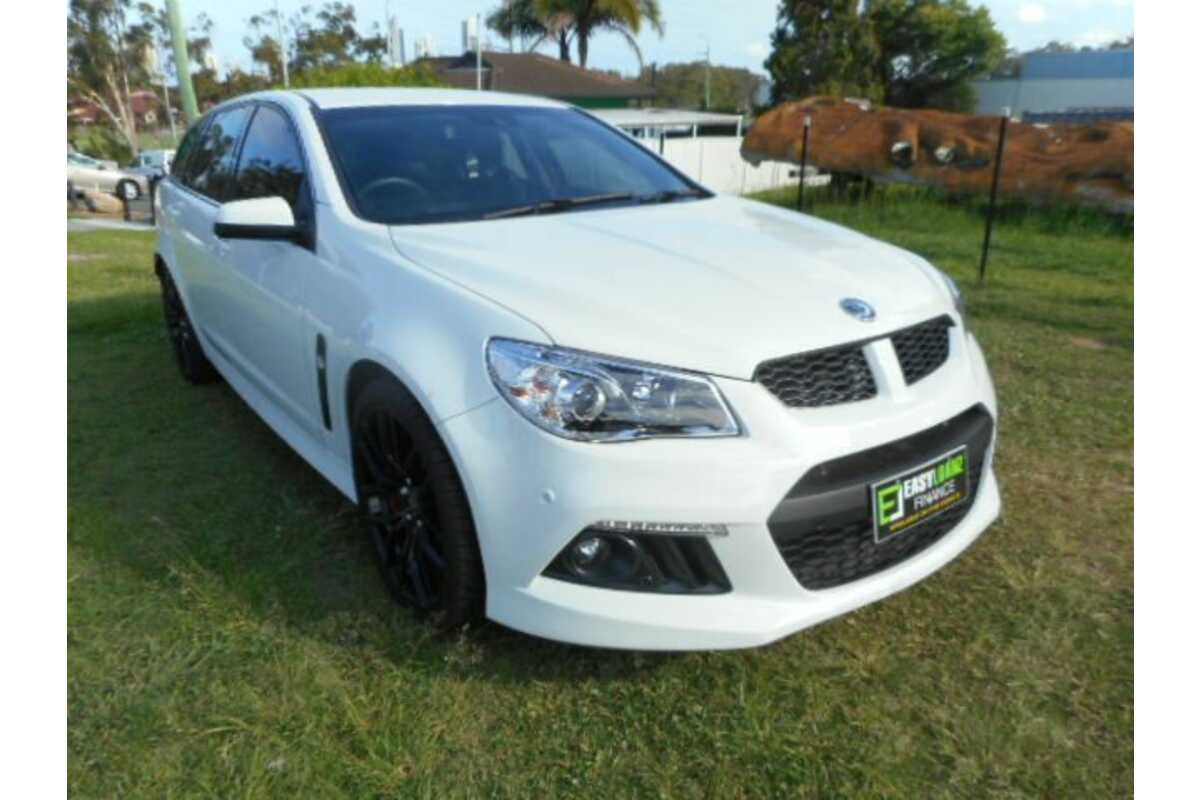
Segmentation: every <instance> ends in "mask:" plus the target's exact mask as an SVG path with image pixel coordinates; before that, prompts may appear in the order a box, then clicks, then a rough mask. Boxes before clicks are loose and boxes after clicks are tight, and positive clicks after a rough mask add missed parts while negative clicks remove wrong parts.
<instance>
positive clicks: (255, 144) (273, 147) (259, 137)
mask: <svg viewBox="0 0 1200 800" xmlns="http://www.w3.org/2000/svg"><path fill="white" fill-rule="evenodd" d="M303 181H304V158H303V157H302V156H301V154H300V144H299V143H298V142H297V141H296V136H295V134H294V133H293V132H292V128H291V125H289V124H288V121H287V118H286V117H284V115H283V113H282V112H280V111H278V110H277V109H274V108H271V107H270V106H261V107H259V109H258V113H257V114H255V115H254V120H253V121H252V122H251V123H250V129H249V130H248V131H247V132H246V143H245V144H244V145H242V157H241V160H240V161H239V162H238V171H237V181H236V183H237V186H236V189H235V190H234V197H237V198H238V199H247V198H251V197H274V196H278V197H282V198H283V199H284V200H287V201H288V204H289V205H290V206H291V207H292V209H293V210H295V208H296V201H297V199H298V198H299V196H300V185H301V183H303Z"/></svg>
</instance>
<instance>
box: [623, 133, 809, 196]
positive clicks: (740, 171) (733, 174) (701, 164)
mask: <svg viewBox="0 0 1200 800" xmlns="http://www.w3.org/2000/svg"><path fill="white" fill-rule="evenodd" d="M639 141H640V142H641V143H642V144H643V145H645V146H646V147H647V148H648V149H650V150H653V151H654V152H656V153H657V152H658V140H657V139H640V140H639ZM741 146H742V140H741V139H740V138H738V137H736V136H699V137H690V136H689V137H680V138H674V139H667V140H666V142H665V145H664V151H663V157H664V158H666V160H667V161H669V162H670V163H671V165H672V166H673V167H675V168H676V169H678V170H679V171H680V172H682V173H683V174H685V175H687V176H688V177H689V178H691V179H692V180H694V181H696V182H697V183H701V184H703V185H705V186H707V187H708V188H710V189H712V190H714V191H717V192H721V193H723V194H748V193H750V192H761V191H764V190H766V189H774V188H778V187H782V186H795V185H796V182H797V180H798V176H799V174H800V167H799V166H797V165H795V164H781V163H778V162H764V163H762V164H760V165H758V166H757V167H753V166H750V164H748V163H746V162H745V161H743V160H742V155H741V152H740V148H741ZM809 170H810V174H811V171H812V168H811V167H809ZM828 180H829V177H828V176H820V177H819V178H814V177H810V178H809V179H808V182H807V184H806V185H810V186H811V185H814V184H818V183H826V182H828Z"/></svg>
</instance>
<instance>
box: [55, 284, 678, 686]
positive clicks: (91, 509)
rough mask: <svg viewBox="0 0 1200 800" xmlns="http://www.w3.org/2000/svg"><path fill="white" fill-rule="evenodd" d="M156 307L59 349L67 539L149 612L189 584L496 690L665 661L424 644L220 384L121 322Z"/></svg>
mask: <svg viewBox="0 0 1200 800" xmlns="http://www.w3.org/2000/svg"><path fill="white" fill-rule="evenodd" d="M151 302H157V300H156V298H153V296H151V295H144V296H143V295H137V296H134V298H133V299H132V300H131V298H130V297H129V296H125V295H121V296H117V297H113V298H107V299H95V300H80V301H76V302H73V303H71V304H70V308H69V312H68V316H69V319H71V320H73V321H75V322H82V321H84V320H87V321H89V323H90V324H88V325H76V326H74V327H72V328H71V333H70V334H69V337H68V505H69V508H70V514H71V516H72V519H73V521H75V520H83V519H87V520H91V521H92V524H88V525H86V526H84V525H82V524H80V525H71V526H69V532H68V538H69V541H70V542H71V544H72V546H73V547H78V548H81V549H83V550H86V552H87V553H88V555H89V556H90V557H93V558H96V559H98V560H101V561H103V562H106V563H109V564H111V566H112V567H113V568H116V569H120V570H127V571H132V572H134V573H135V574H136V575H138V576H139V577H140V579H142V580H144V581H146V583H147V586H146V598H147V600H146V602H157V600H155V598H156V597H160V598H161V599H162V600H163V601H164V602H180V603H187V602H189V599H188V598H189V597H190V595H188V594H186V593H181V592H178V591H172V590H173V589H174V588H175V587H176V586H178V585H179V584H180V583H181V582H190V584H194V585H195V586H197V587H199V588H197V589H195V590H194V592H193V594H198V595H200V596H203V597H204V598H205V600H204V602H205V603H207V604H210V605H212V606H215V607H216V608H218V609H220V608H228V609H238V610H242V611H244V610H249V611H250V612H251V615H252V616H253V617H256V618H257V619H258V620H259V621H260V622H261V623H262V624H263V625H265V626H269V627H280V626H283V627H284V628H285V629H286V630H287V631H290V632H291V633H292V634H295V635H300V636H304V637H308V638H310V639H315V640H317V641H319V642H322V643H324V644H325V645H328V646H329V647H331V648H341V649H345V650H347V651H349V652H353V653H354V654H355V655H356V657H362V658H383V659H387V660H389V661H391V662H393V663H394V664H395V665H396V666H397V667H400V668H403V669H405V670H414V669H415V670H418V671H421V672H445V671H447V670H451V671H468V672H470V673H471V674H473V675H475V676H477V677H481V678H485V679H491V680H496V681H498V682H502V683H503V682H511V683H528V682H530V681H555V680H571V679H575V678H581V677H587V678H591V679H597V678H599V679H601V680H603V679H614V680H619V679H622V678H624V677H626V676H628V675H630V674H631V673H633V672H635V671H640V670H645V669H653V668H654V667H655V666H656V665H658V664H661V663H664V662H666V661H667V660H669V659H670V658H671V656H670V655H666V654H647V653H634V652H623V651H609V650H601V649H594V648H585V647H576V646H571V645H565V644H559V643H555V642H550V641H546V640H543V639H538V638H535V637H531V636H527V635H525V634H521V633H518V632H516V631H513V630H510V629H507V628H504V627H502V626H499V625H497V624H494V623H491V622H482V623H480V624H477V625H474V626H472V627H470V628H468V629H466V630H463V631H455V632H451V633H446V634H435V633H433V632H432V631H431V629H430V627H429V626H428V625H425V624H423V623H422V622H421V621H420V620H418V619H417V618H416V617H415V615H413V614H412V613H411V612H409V611H408V610H406V609H402V608H399V607H397V606H396V605H395V604H394V603H393V602H392V600H391V599H390V596H389V595H388V594H387V592H386V589H385V587H384V584H383V582H382V579H381V578H380V576H379V574H378V572H377V569H376V567H375V564H374V556H373V553H372V546H371V544H370V542H369V539H368V537H367V535H366V529H365V526H364V525H363V523H362V520H361V518H360V516H359V514H358V511H357V509H356V508H355V506H354V505H353V504H352V503H351V502H350V501H349V500H347V499H346V498H345V497H343V496H342V495H341V494H340V493H339V492H338V491H337V490H336V489H334V488H333V487H332V486H331V485H330V484H328V483H327V482H326V481H325V480H324V479H323V478H322V477H321V476H320V475H319V474H318V473H317V472H316V471H315V470H313V469H312V468H311V467H309V466H308V464H307V463H306V462H304V461H303V460H302V459H301V458H300V457H299V456H298V455H297V454H295V453H294V452H293V451H292V450H291V449H290V448H289V447H288V446H287V445H286V444H284V442H283V441H282V440H281V439H280V438H279V437H277V436H276V435H275V433H274V432H273V431H271V430H270V428H268V427H267V425H266V424H265V423H264V422H263V421H262V420H261V419H259V418H258V416H257V415H256V414H255V413H254V412H253V411H251V410H250V408H249V407H248V406H247V405H246V404H245V403H244V402H242V400H241V399H240V398H239V397H238V396H237V395H236V394H235V393H234V392H233V390H232V389H231V388H230V387H229V386H228V385H227V384H225V383H223V382H219V383H215V384H212V385H206V386H189V385H188V384H186V383H185V382H184V381H183V379H182V378H181V377H180V375H179V373H178V370H177V369H176V367H175V364H174V362H173V361H172V359H171V355H170V349H169V345H168V342H167V338H166V335H165V332H164V331H163V329H162V326H161V324H158V323H151V322H149V321H148V317H150V316H151V315H150V313H149V311H148V309H145V308H142V309H141V310H142V311H147V313H146V314H133V315H131V314H130V313H129V311H130V304H131V303H133V304H134V305H137V306H142V305H145V304H148V303H151ZM109 306H116V307H113V308H109ZM131 319H132V320H134V321H133V322H131ZM105 320H111V321H112V322H113V323H114V324H112V325H111V326H110V325H105V324H104V321H105ZM97 520H98V522H97ZM71 528H74V529H75V530H71Z"/></svg>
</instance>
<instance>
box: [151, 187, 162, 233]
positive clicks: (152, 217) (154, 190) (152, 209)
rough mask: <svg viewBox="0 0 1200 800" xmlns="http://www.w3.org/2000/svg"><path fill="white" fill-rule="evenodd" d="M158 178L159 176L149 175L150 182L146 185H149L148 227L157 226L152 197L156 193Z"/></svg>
mask: <svg viewBox="0 0 1200 800" xmlns="http://www.w3.org/2000/svg"><path fill="white" fill-rule="evenodd" d="M160 177H161V176H159V175H151V176H150V180H149V181H148V183H149V184H150V225H151V226H157V225H158V219H157V213H156V212H155V208H154V195H155V194H156V193H157V192H158V181H159V180H160Z"/></svg>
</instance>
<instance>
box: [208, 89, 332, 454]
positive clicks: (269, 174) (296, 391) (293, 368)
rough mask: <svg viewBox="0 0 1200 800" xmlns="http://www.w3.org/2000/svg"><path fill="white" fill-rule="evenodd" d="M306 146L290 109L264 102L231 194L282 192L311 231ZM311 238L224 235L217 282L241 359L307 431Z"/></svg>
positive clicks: (311, 362)
mask: <svg viewBox="0 0 1200 800" xmlns="http://www.w3.org/2000/svg"><path fill="white" fill-rule="evenodd" d="M307 173H308V170H307V166H306V160H305V155H304V151H303V148H302V146H301V144H300V140H299V137H298V136H297V134H296V129H295V127H294V126H293V124H292V122H291V120H290V118H289V117H288V115H287V112H286V111H285V110H283V109H282V108H281V107H279V106H276V105H274V104H270V103H261V104H259V106H258V109H257V110H256V111H255V112H254V117H253V118H252V119H251V121H250V124H249V127H248V129H247V131H246V136H245V141H244V143H243V145H242V148H241V154H240V157H239V161H238V168H237V175H236V178H235V180H234V186H233V193H232V196H231V197H232V199H239V200H243V199H251V198H259V197H282V198H283V199H284V200H286V201H287V203H288V205H289V206H291V209H292V214H293V215H294V216H295V218H296V221H297V223H298V224H300V225H302V226H305V227H306V228H307V230H309V231H314V230H315V225H314V222H313V218H314V208H313V203H312V193H311V187H310V185H309V181H308V178H307ZM317 265H318V256H317V253H316V246H315V237H313V238H312V239H311V240H310V241H308V242H304V243H298V242H291V241H268V240H254V239H229V240H226V241H225V242H224V258H223V270H222V272H221V276H220V280H219V281H218V284H217V286H218V293H219V296H220V301H219V302H220V304H221V307H222V309H223V311H224V314H225V319H224V331H225V332H226V333H227V335H228V343H229V346H230V347H231V349H232V352H233V353H234V354H235V357H236V359H237V361H238V366H239V368H240V369H241V371H242V372H243V374H244V375H245V377H246V378H247V379H249V380H251V381H252V382H253V383H255V385H256V386H257V388H258V389H259V390H260V391H261V392H263V393H264V394H265V395H267V396H268V397H269V398H270V399H271V400H273V401H274V403H275V404H276V405H277V406H278V407H279V408H280V409H281V410H282V411H284V412H285V413H286V414H287V415H288V416H289V417H291V418H292V420H293V421H294V422H296V423H297V424H299V425H300V426H301V427H303V428H304V429H305V430H307V431H308V432H309V433H313V434H316V433H318V432H319V430H320V428H321V427H322V422H321V420H322V415H321V412H320V408H319V402H318V398H317V396H316V394H317V391H316V387H317V376H316V360H317V352H316V342H315V340H314V341H313V342H308V341H307V335H306V333H305V326H304V317H303V313H304V298H305V292H306V289H307V288H308V286H309V283H310V281H311V280H312V279H313V276H314V275H315V274H317Z"/></svg>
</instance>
